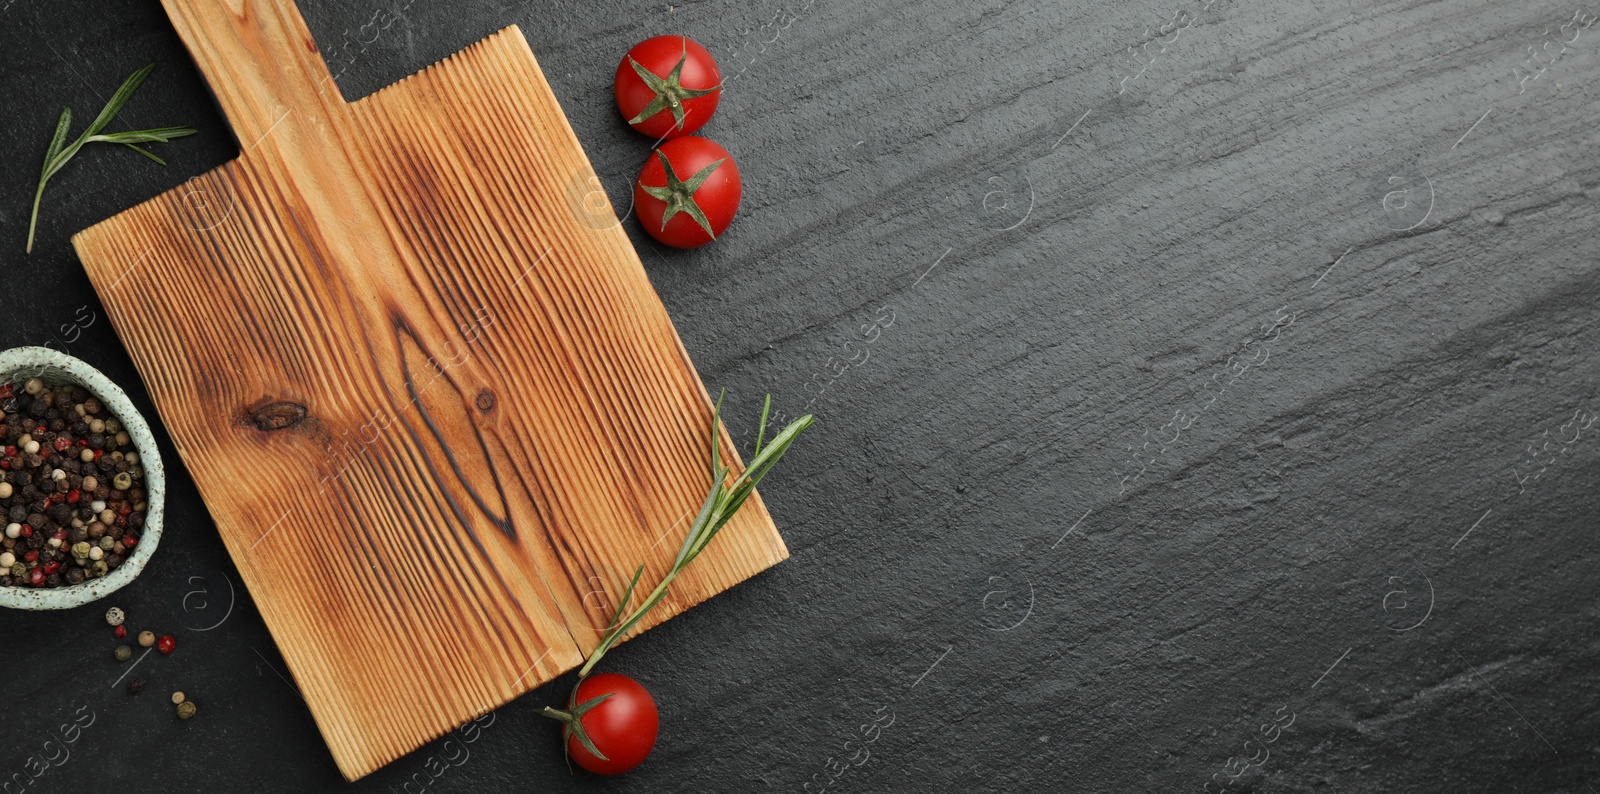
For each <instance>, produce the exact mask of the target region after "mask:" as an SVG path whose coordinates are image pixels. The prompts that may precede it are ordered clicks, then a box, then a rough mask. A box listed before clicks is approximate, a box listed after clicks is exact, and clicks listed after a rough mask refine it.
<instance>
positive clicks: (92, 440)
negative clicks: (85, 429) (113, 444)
mask: <svg viewBox="0 0 1600 794" xmlns="http://www.w3.org/2000/svg"><path fill="white" fill-rule="evenodd" d="M105 448H106V434H105V433H90V434H89V449H105Z"/></svg>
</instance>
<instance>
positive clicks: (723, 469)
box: [544, 394, 816, 760]
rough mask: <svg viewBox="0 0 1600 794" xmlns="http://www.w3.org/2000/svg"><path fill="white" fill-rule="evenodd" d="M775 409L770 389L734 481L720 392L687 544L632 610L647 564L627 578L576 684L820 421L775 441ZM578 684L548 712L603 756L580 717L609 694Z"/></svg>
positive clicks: (800, 423) (802, 423) (808, 420)
mask: <svg viewBox="0 0 1600 794" xmlns="http://www.w3.org/2000/svg"><path fill="white" fill-rule="evenodd" d="M771 413H772V395H770V394H769V395H767V397H766V400H765V401H764V402H763V403H762V405H761V428H760V431H759V432H758V433H757V435H756V448H755V453H754V454H753V455H752V457H751V458H750V465H748V466H746V467H745V470H744V472H743V473H741V474H740V475H739V476H738V477H737V478H735V479H734V480H733V482H732V483H729V482H728V481H727V480H728V473H729V471H730V469H729V467H727V466H724V465H722V457H721V453H720V451H719V450H720V445H719V444H718V443H717V441H718V438H717V423H718V422H719V421H721V417H722V397H721V395H719V396H718V397H717V404H716V407H715V409H714V410H713V411H712V412H711V466H710V469H711V490H710V491H709V492H708V493H707V494H706V500H705V502H704V503H703V504H701V505H700V512H699V514H698V515H696V516H695V519H694V523H693V524H691V525H690V526H689V534H688V535H686V536H684V539H683V545H682V546H680V547H679V548H678V556H677V557H676V558H675V559H674V560H673V561H672V568H671V570H669V571H667V575H666V576H664V577H662V579H661V583H660V584H658V585H656V587H655V589H654V590H651V591H650V594H649V595H647V596H645V598H644V600H643V601H641V602H639V605H638V606H637V607H635V608H634V609H633V610H632V611H631V612H630V611H628V603H629V602H630V601H632V600H633V593H634V591H635V590H636V589H637V588H638V586H639V579H640V578H641V577H643V576H644V566H643V565H640V566H639V569H638V570H637V571H634V574H633V580H632V581H630V582H628V589H627V590H626V591H625V592H624V593H623V595H622V600H621V601H620V602H619V603H618V604H617V613H616V615H615V616H613V617H612V619H611V623H610V624H609V625H608V626H607V629H606V633H605V636H604V637H602V638H601V639H600V644H599V645H597V646H595V649H594V653H591V654H589V658H588V659H587V660H586V661H585V662H584V663H583V667H581V668H579V669H578V681H577V684H581V683H583V679H585V678H587V677H588V675H589V673H590V672H591V671H593V670H594V666H595V664H596V663H598V662H599V661H600V658H601V657H602V656H605V654H606V651H609V650H611V648H612V646H614V645H616V644H617V642H618V641H620V640H621V639H622V638H623V636H624V635H626V634H627V633H628V632H629V631H630V630H632V629H633V627H634V626H635V625H638V623H639V621H640V620H642V619H643V618H644V616H645V614H646V613H648V612H649V611H650V610H651V609H654V608H655V606H656V605H657V604H659V603H661V601H662V599H664V598H666V596H667V588H668V587H669V586H670V585H671V584H672V581H673V580H674V579H676V578H678V574H680V573H682V572H683V569H684V568H687V567H688V566H689V563H691V562H694V558H696V557H698V556H700V552H702V551H705V549H706V546H707V545H709V544H710V543H711V539H712V538H715V537H716V536H717V533H718V532H720V531H722V528H723V527H724V526H725V525H727V523H728V522H729V521H730V520H732V519H733V516H734V514H736V513H738V512H739V508H740V507H742V506H743V505H744V502H745V500H746V499H748V498H750V494H751V493H752V492H754V491H755V489H756V484H757V483H759V482H761V478H763V477H765V476H767V472H770V471H772V467H773V466H775V465H777V463H778V460H779V459H780V458H782V457H783V453H784V452H787V451H788V449H789V445H790V444H793V443H794V440H795V439H796V438H799V436H800V434H801V433H803V432H805V430H806V428H808V427H810V426H811V425H812V423H813V422H814V421H816V420H815V419H814V418H813V417H812V416H811V414H806V415H805V416H802V417H800V418H799V419H796V420H794V421H793V422H790V423H789V425H788V426H787V427H785V428H784V429H783V430H781V431H779V433H778V434H777V435H775V436H773V437H772V440H771V441H766V436H767V417H768V416H769V415H771ZM763 442H765V443H763ZM577 684H574V685H573V687H572V695H571V696H570V697H568V698H567V711H561V710H559V709H555V708H551V707H548V706H547V707H545V709H544V713H545V715H546V716H548V717H552V718H554V719H557V720H560V721H561V722H562V723H563V727H562V730H563V740H565V738H566V735H572V734H575V735H577V737H578V740H579V741H581V742H583V746H584V747H585V749H587V750H588V751H589V752H591V753H594V754H595V756H597V757H599V758H600V759H602V760H604V759H605V756H604V755H603V754H601V753H600V751H599V750H598V749H597V748H596V747H595V746H594V744H593V742H591V741H590V739H589V737H588V736H587V735H585V734H584V731H583V723H582V721H581V717H582V716H583V714H584V712H587V711H588V710H589V709H592V708H594V707H595V706H597V705H599V704H600V703H601V702H602V701H604V700H605V698H606V697H609V695H605V696H601V697H599V698H595V699H593V700H591V701H587V702H584V703H577V702H576V701H577V695H578V687H577Z"/></svg>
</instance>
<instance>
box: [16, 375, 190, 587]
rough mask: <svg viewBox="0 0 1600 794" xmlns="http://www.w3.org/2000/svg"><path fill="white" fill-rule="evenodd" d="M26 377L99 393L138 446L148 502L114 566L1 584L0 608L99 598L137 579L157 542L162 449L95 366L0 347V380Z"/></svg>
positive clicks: (163, 479) (163, 491) (128, 402)
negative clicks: (26, 583) (57, 583)
mask: <svg viewBox="0 0 1600 794" xmlns="http://www.w3.org/2000/svg"><path fill="white" fill-rule="evenodd" d="M26 378H38V379H40V380H42V381H44V382H45V385H47V386H66V385H72V386H82V387H83V388H84V389H86V390H88V392H89V393H90V394H93V395H94V396H95V397H97V398H99V400H100V402H101V404H102V405H104V406H105V407H106V408H107V409H108V410H109V411H110V412H111V415H112V416H114V417H116V418H117V421H119V422H121V423H122V426H123V428H124V429H126V430H127V431H128V435H129V436H131V437H132V439H133V445H134V448H135V449H137V450H138V451H139V464H140V465H141V466H143V467H144V479H145V494H146V496H145V503H146V505H147V508H146V510H145V520H144V531H142V532H141V533H139V545H138V546H136V547H135V548H134V550H133V553H132V554H130V555H128V557H127V559H125V560H124V561H123V563H122V564H121V565H119V566H117V568H116V570H114V571H112V572H110V573H108V574H106V575H105V576H102V577H99V578H97V579H88V580H85V581H84V582H83V583H81V584H75V585H64V586H62V587H15V586H13V587H0V607H9V608H12V609H31V610H45V609H71V608H73V607H79V606H83V605H84V604H88V603H91V602H93V601H98V600H100V599H102V598H105V597H106V596H108V595H111V594H112V593H115V592H116V591H118V590H120V589H122V588H123V587H126V586H127V585H128V583H129V582H132V581H133V580H134V579H136V578H138V576H139V573H140V572H141V571H143V570H144V567H145V565H146V564H148V563H149V561H150V557H151V556H152V555H154V554H155V552H156V546H158V545H159V544H160V542H161V523H162V522H161V519H162V515H163V508H164V507H165V504H166V491H167V488H166V486H167V478H166V470H165V468H164V467H163V466H162V462H161V451H160V450H158V449H157V448H156V440H155V436H154V435H153V434H151V432H150V425H149V424H148V423H147V422H145V419H144V417H143V416H141V415H140V414H139V412H138V411H137V410H134V407H133V402H132V401H131V400H129V399H128V395H127V394H126V393H125V392H123V391H122V389H121V388H120V387H118V386H117V384H115V383H112V382H111V379H110V378H107V377H106V376H105V375H104V374H102V373H101V372H100V370H97V369H95V368H94V367H91V366H89V365H88V364H86V363H84V362H83V361H82V360H80V359H77V358H74V357H72V356H69V355H67V354H65V353H61V352H58V351H55V350H51V349H49V348H47V347H14V348H11V349H10V350H6V351H3V352H0V383H15V382H16V381H18V380H23V379H26Z"/></svg>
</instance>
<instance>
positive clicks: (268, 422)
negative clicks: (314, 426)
mask: <svg viewBox="0 0 1600 794" xmlns="http://www.w3.org/2000/svg"><path fill="white" fill-rule="evenodd" d="M305 418H306V407H305V406H304V405H301V404H299V403H292V402H277V403H273V404H271V405H268V406H267V407H265V408H261V409H259V410H257V411H256V412H255V413H253V414H251V415H250V424H253V425H255V426H256V429H257V430H260V431H261V432H263V433H271V432H272V431H274V430H283V429H286V428H290V427H294V426H295V425H297V424H300V423H301V422H302V421H304V420H305Z"/></svg>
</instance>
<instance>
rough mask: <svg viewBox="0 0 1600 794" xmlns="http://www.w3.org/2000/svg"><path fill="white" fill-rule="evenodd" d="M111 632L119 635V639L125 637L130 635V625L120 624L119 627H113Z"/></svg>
mask: <svg viewBox="0 0 1600 794" xmlns="http://www.w3.org/2000/svg"><path fill="white" fill-rule="evenodd" d="M111 633H112V634H115V635H117V639H119V640H120V639H123V638H124V637H127V636H128V627H127V626H118V627H116V628H114V629H112V630H111Z"/></svg>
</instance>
